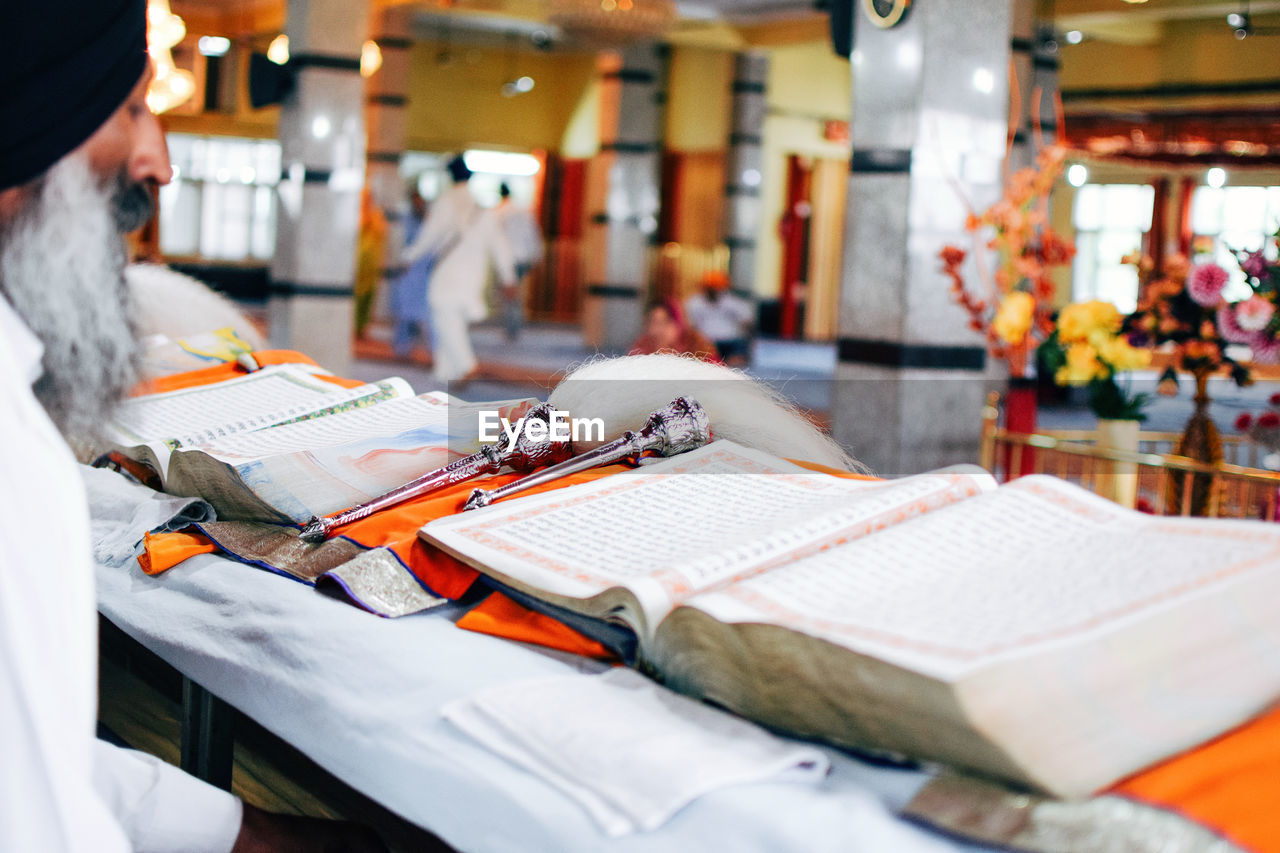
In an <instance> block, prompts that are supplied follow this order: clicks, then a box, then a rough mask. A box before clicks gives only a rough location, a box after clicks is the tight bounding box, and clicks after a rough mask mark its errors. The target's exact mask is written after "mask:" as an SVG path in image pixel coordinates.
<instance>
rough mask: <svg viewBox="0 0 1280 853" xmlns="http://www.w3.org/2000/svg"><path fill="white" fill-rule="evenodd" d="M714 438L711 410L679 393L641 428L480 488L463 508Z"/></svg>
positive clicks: (670, 453) (680, 450)
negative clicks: (499, 483) (511, 479)
mask: <svg viewBox="0 0 1280 853" xmlns="http://www.w3.org/2000/svg"><path fill="white" fill-rule="evenodd" d="M710 440H711V428H710V425H709V423H708V419H707V413H706V411H705V410H703V408H702V406H700V405H698V401H697V400H691V399H689V398H688V397H677V398H675V399H674V400H672V401H671V402H670V403H669V404H668V405H666V406H664V407H663V408H661V409H659V410H658V411H656V412H654V413H653V414H651V415H649V419H648V420H647V421H645V425H644V427H643V428H642V429H641V430H640V432H638V433H637V432H631V431H627V432H625V433H623V434H622V435H621V436H620V437H618V438H616V439H614V440H613V441H611V442H609V443H608V444H602V445H601V446H599V447H597V448H596V449H595V450H591V451H588V452H587V453H584V454H582V455H581V456H575V457H573V458H572V459H568V460H566V461H564V462H560V463H559V464H556V465H552V466H551V467H550V468H545V469H543V470H541V471H538V472H536V473H534V474H530V475H529V476H527V477H523V478H521V479H519V480H516V481H515V482H513V483H508V484H506V485H505V486H499V487H498V488H496V489H493V490H491V491H486V490H484V489H476V490H475V491H473V492H472V493H471V497H469V498H467V503H466V505H465V506H464V507H463V508H462V509H463V511H464V512H465V511H466V510H469V509H478V508H479V507H485V506H488V505H489V504H491V503H493V502H494V501H496V500H501V499H502V498H505V497H509V496H510V495H514V494H517V493H519V492H523V491H526V490H527V489H532V488H534V487H535V486H541V485H542V484H543V483H550V482H551V481H553V480H558V479H560V478H561V477H567V476H569V475H570V474H577V473H578V472H580V471H587V470H589V469H591V468H598V467H600V466H602V465H611V464H613V463H615V462H623V461H626V462H630V463H631V464H637V463H638V462H639V461H640V458H641V457H642V456H645V455H646V454H652V455H656V456H675V455H676V454H678V453H684V452H686V451H689V450H694V449H696V448H699V447H701V446H703V445H704V444H706V443H707V442H708V441H710Z"/></svg>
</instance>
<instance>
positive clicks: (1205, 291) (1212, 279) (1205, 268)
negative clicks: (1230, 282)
mask: <svg viewBox="0 0 1280 853" xmlns="http://www.w3.org/2000/svg"><path fill="white" fill-rule="evenodd" d="M1228 277H1229V276H1228V275H1227V271H1226V270H1224V269H1223V268H1222V267H1220V266H1218V265H1217V264H1215V263H1213V262H1212V261H1210V262H1209V263H1205V264H1200V265H1198V266H1196V267H1195V268H1194V269H1192V270H1191V275H1190V276H1189V277H1188V278H1187V293H1188V294H1189V295H1190V296H1191V298H1192V299H1193V300H1194V301H1195V303H1196V304H1197V305H1203V306H1204V307H1205V308H1212V307H1213V306H1215V305H1217V304H1218V302H1220V301H1221V300H1222V288H1224V287H1226V284H1227V278H1228Z"/></svg>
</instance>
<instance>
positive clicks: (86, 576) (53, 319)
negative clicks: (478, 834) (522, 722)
mask: <svg viewBox="0 0 1280 853" xmlns="http://www.w3.org/2000/svg"><path fill="white" fill-rule="evenodd" d="M145 21H146V3H145V0H44V2H41V3H13V4H6V7H5V24H4V26H3V27H0V472H3V477H0V763H3V772H0V850H2V851H14V853H28V851H30V853H61V852H62V851H86V853H88V852H89V851H92V853H114V851H128V850H137V851H156V853H162V851H188V853H200V852H201V851H210V853H213V851H217V853H225V851H228V850H234V851H235V852H236V853H249V851H267V850H275V851H280V850H344V849H345V850H353V851H355V850H381V849H384V848H382V846H381V844H380V842H378V841H377V840H376V838H372V837H371V836H370V833H369V832H368V831H367V830H363V829H361V828H357V827H353V826H351V825H349V824H339V823H333V822H328V821H316V820H310V819H299V818H292V817H284V816H278V815H270V814H268V813H266V812H263V811H260V810H258V809H255V808H252V807H251V806H248V805H246V804H243V803H241V801H240V800H238V799H237V798H235V797H233V796H232V795H231V794H229V793H226V792H224V791H221V790H218V789H217V788H214V787H212V786H210V785H207V784H205V783H204V782H201V781H199V780H197V779H195V778H193V777H191V776H188V775H186V774H185V773H183V772H182V771H180V770H178V769H177V768H175V767H172V766H170V765H168V764H165V763H164V762H161V761H158V760H156V759H154V758H152V757H150V756H146V755H143V754H142V753H138V752H134V751H132V750H126V749H121V748H118V747H115V746H112V745H109V744H107V743H104V742H102V741H99V740H97V738H96V737H95V718H96V712H97V616H96V612H95V611H96V600H95V593H94V580H93V565H92V557H91V549H90V524H89V517H88V508H87V506H86V503H85V495H84V488H83V485H82V483H81V480H80V476H79V472H78V470H77V468H76V464H75V460H74V458H73V456H72V453H71V450H70V448H69V447H68V445H67V443H66V441H65V440H64V438H63V436H64V435H75V436H77V437H79V436H89V435H90V434H91V433H92V432H93V431H94V429H95V428H96V427H97V426H99V425H100V424H102V423H103V422H104V421H105V420H106V418H107V417H108V415H109V414H110V411H111V408H112V406H113V405H114V404H115V402H117V401H118V400H119V399H120V397H121V395H122V394H123V392H124V391H125V389H127V388H128V387H129V386H130V385H131V383H132V380H133V376H134V366H135V364H136V362H137V355H138V351H137V346H136V343H135V341H136V337H135V335H134V330H133V327H132V324H131V310H130V306H129V289H128V287H127V286H126V284H125V280H124V273H123V270H124V261H125V251H124V245H123V239H122V237H123V234H124V232H126V231H129V230H132V229H134V228H137V227H139V226H140V225H142V224H143V223H144V222H145V221H146V220H147V219H149V218H150V216H151V215H152V211H153V209H154V203H153V201H152V199H153V194H154V192H155V189H156V187H157V185H159V184H163V183H165V182H167V181H168V180H169V172H170V167H169V156H168V152H167V150H166V147H165V141H164V135H163V133H162V131H161V128H160V125H159V123H158V122H157V121H156V119H155V117H154V116H153V115H152V114H151V113H150V111H149V110H148V109H147V104H146V92H147V86H148V84H149V82H150V78H151V71H150V68H149V62H148V60H147V54H146V38H145V33H146V23H145Z"/></svg>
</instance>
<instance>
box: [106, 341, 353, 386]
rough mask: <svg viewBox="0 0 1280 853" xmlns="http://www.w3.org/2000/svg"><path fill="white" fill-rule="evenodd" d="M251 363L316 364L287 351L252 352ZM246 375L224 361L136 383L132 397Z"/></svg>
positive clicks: (349, 382)
mask: <svg viewBox="0 0 1280 853" xmlns="http://www.w3.org/2000/svg"><path fill="white" fill-rule="evenodd" d="M253 360H254V361H256V362H257V363H258V366H259V367H270V366H272V365H276V364H315V361H313V360H312V359H310V358H308V357H307V356H305V355H303V354H302V353H300V352H294V351H293V350H287V349H268V350H258V351H257V352H254V353H253ZM248 372H249V371H248V370H246V369H245V368H244V367H242V366H241V365H240V364H239V363H237V362H234V361H226V362H223V363H222V364H215V365H214V366H213V367H203V368H201V369H199V370H188V371H186V372H184V373H175V374H173V375H172V376H161V377H159V378H157V379H152V380H149V381H147V382H142V383H139V384H138V385H137V386H136V387H135V388H134V389H133V391H132V392H131V394H132V396H134V397H137V396H139V395H142V394H162V393H164V392H166V391H177V390H179V389H182V388H195V387H197V386H199V385H212V384H213V383H215V382H222V381H224V380H226V379H235V378H236V377H237V376H244V375H245V374H247V373H248ZM316 378H317V379H323V380H324V381H325V382H332V383H333V384H334V385H338V386H340V387H342V388H355V387H356V386H357V385H363V384H364V383H363V382H361V381H360V380H358V379H343V378H341V377H338V376H317V377H316Z"/></svg>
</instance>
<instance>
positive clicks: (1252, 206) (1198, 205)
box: [1191, 187, 1280, 301]
mask: <svg viewBox="0 0 1280 853" xmlns="http://www.w3.org/2000/svg"><path fill="white" fill-rule="evenodd" d="M1277 228H1280V187H1220V188H1218V189H1214V188H1213V187H1197V188H1196V191H1195V193H1194V194H1193V195H1192V196H1191V230H1192V232H1193V233H1194V234H1195V241H1194V243H1193V244H1192V251H1193V254H1194V257H1193V258H1192V260H1193V261H1196V262H1200V261H1208V260H1213V261H1217V262H1218V263H1219V264H1221V265H1222V267H1223V268H1224V269H1225V270H1227V272H1229V273H1231V280H1230V282H1228V284H1227V287H1226V289H1225V290H1224V291H1223V295H1224V296H1225V297H1226V298H1227V299H1228V300H1231V301H1235V300H1237V299H1247V298H1248V296H1249V294H1250V292H1251V291H1250V289H1249V285H1248V284H1247V283H1246V281H1245V275H1244V271H1243V270H1241V269H1240V264H1239V263H1238V262H1237V261H1236V256H1235V254H1234V252H1237V251H1249V252H1252V251H1257V250H1258V249H1260V248H1262V247H1263V246H1264V245H1267V243H1268V241H1267V239H1266V238H1267V237H1268V236H1269V235H1272V234H1275V233H1276V229H1277ZM1267 251H1268V254H1269V255H1270V254H1273V253H1274V252H1275V247H1274V245H1269V246H1267Z"/></svg>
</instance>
